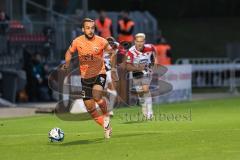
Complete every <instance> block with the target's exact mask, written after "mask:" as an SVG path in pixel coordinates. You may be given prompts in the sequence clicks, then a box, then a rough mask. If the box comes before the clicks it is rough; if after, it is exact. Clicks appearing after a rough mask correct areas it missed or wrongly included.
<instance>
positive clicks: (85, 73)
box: [69, 35, 108, 79]
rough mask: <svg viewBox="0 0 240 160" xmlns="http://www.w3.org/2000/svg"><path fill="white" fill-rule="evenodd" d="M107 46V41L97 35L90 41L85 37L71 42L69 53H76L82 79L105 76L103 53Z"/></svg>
mask: <svg viewBox="0 0 240 160" xmlns="http://www.w3.org/2000/svg"><path fill="white" fill-rule="evenodd" d="M107 46H108V42H107V40H106V39H104V38H102V37H99V36H97V35H95V36H94V37H93V38H92V39H90V40H89V39H87V38H86V37H85V35H82V36H79V37H77V38H76V39H74V40H73V42H72V44H71V46H70V47H69V51H70V52H71V53H74V52H76V51H77V52H78V57H79V63H80V66H79V68H80V73H81V77H82V78H85V79H87V78H92V77H95V76H97V75H99V74H106V70H105V65H104V58H103V51H104V49H105V48H106V47H107Z"/></svg>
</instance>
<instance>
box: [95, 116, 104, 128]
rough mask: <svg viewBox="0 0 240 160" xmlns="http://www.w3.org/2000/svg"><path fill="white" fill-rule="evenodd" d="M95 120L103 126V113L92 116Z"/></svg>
mask: <svg viewBox="0 0 240 160" xmlns="http://www.w3.org/2000/svg"><path fill="white" fill-rule="evenodd" d="M94 120H95V122H97V124H99V125H100V126H102V127H103V115H101V116H98V117H96V118H94Z"/></svg>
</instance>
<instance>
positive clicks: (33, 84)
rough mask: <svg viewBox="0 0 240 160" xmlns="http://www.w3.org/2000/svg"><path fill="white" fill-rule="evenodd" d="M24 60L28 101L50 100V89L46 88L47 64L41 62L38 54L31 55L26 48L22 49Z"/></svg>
mask: <svg viewBox="0 0 240 160" xmlns="http://www.w3.org/2000/svg"><path fill="white" fill-rule="evenodd" d="M29 57H32V58H31V59H30V58H29ZM24 61H25V62H24V70H25V71H26V73H27V86H26V90H27V94H28V98H29V101H32V102H35V101H50V100H51V99H52V98H51V90H50V89H49V88H48V73H49V69H48V66H47V65H45V64H43V63H42V62H41V56H40V54H35V55H33V53H32V52H31V50H29V49H28V48H25V49H24Z"/></svg>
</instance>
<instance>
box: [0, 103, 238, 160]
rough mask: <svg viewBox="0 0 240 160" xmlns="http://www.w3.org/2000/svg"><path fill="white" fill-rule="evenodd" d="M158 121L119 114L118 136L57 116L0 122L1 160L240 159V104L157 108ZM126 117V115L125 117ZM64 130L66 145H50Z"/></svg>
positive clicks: (115, 128)
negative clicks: (53, 134)
mask: <svg viewBox="0 0 240 160" xmlns="http://www.w3.org/2000/svg"><path fill="white" fill-rule="evenodd" d="M154 110H155V113H157V115H156V116H155V117H156V119H155V120H153V121H147V122H146V121H143V120H141V118H140V119H139V117H138V116H137V115H138V112H139V111H140V108H139V107H131V108H121V109H117V110H115V114H116V116H115V117H114V118H113V119H112V126H113V135H112V138H111V139H110V140H105V139H104V138H103V131H102V129H101V128H100V127H99V126H97V125H96V124H95V123H94V122H93V121H78V122H67V121H62V120H60V119H58V118H57V117H56V116H53V115H40V116H35V117H26V118H10V119H0V160H55V159H57V160H70V159H71V160H97V159H98V160H102V159H104V160H115V159H119V160H144V159H146V160H161V159H162V160H213V159H217V160H239V159H240V99H239V98H230V99H221V100H207V101H194V102H184V103H175V104H165V105H159V106H154ZM126 113H127V114H126ZM53 127H60V128H61V129H63V130H64V132H65V139H64V141H63V142H61V143H51V142H49V141H48V131H49V130H50V129H51V128H53Z"/></svg>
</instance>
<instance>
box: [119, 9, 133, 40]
mask: <svg viewBox="0 0 240 160" xmlns="http://www.w3.org/2000/svg"><path fill="white" fill-rule="evenodd" d="M121 14H122V18H121V19H119V21H118V26H117V31H118V41H119V42H120V43H121V42H123V41H126V42H130V43H132V41H133V30H134V25H135V24H134V22H133V21H132V20H131V19H130V18H129V13H128V12H126V11H124V12H121Z"/></svg>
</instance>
